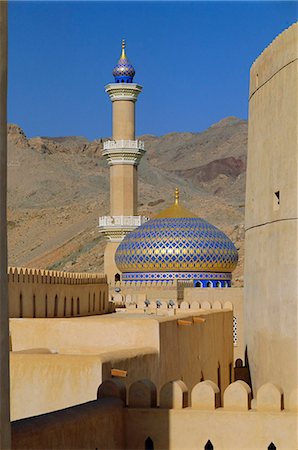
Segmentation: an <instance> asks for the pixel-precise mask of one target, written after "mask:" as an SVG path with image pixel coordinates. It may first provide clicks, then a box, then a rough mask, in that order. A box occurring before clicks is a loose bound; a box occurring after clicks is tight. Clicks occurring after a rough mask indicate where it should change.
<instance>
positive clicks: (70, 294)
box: [8, 268, 109, 317]
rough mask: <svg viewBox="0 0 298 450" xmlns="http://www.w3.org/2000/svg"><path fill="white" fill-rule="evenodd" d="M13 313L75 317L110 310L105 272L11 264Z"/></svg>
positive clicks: (12, 314)
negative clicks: (69, 270)
mask: <svg viewBox="0 0 298 450" xmlns="http://www.w3.org/2000/svg"><path fill="white" fill-rule="evenodd" d="M8 295H9V315H10V317H71V316H86V315H90V314H104V313H107V312H109V301H108V284H107V280H106V277H105V276H104V275H103V274H82V273H67V272H56V271H51V270H37V269H17V268H10V269H9V273H8Z"/></svg>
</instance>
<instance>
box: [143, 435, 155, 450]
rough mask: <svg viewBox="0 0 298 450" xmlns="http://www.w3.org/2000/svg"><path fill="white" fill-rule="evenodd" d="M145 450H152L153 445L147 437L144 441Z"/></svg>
mask: <svg viewBox="0 0 298 450" xmlns="http://www.w3.org/2000/svg"><path fill="white" fill-rule="evenodd" d="M145 450H154V443H153V441H152V439H151V438H150V437H147V439H146V441H145Z"/></svg>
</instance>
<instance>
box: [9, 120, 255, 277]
mask: <svg viewBox="0 0 298 450" xmlns="http://www.w3.org/2000/svg"><path fill="white" fill-rule="evenodd" d="M139 138H140V139H142V140H143V141H145V146H146V149H147V152H146V155H145V156H144V158H143V160H142V162H141V164H140V166H139V169H138V170H139V213H140V214H144V215H148V216H149V217H152V216H153V215H154V214H155V213H157V212H158V211H160V210H161V209H163V208H165V207H167V206H168V205H170V204H171V203H172V202H173V195H174V190H175V187H179V189H180V199H181V202H182V203H184V205H185V206H186V207H187V208H188V209H191V210H192V211H193V212H194V213H196V214H197V215H198V216H200V217H203V218H205V219H206V220H208V221H210V222H211V223H213V224H214V225H216V226H218V227H219V228H221V229H222V230H223V231H225V232H226V233H227V234H228V235H229V236H230V237H231V239H232V240H233V241H234V242H235V243H236V246H237V247H238V248H239V255H240V262H239V265H238V267H237V269H236V271H235V277H234V278H235V285H241V284H242V282H243V273H242V272H243V242H244V227H243V223H244V198H245V195H244V194H245V170H246V151H247V122H246V121H244V120H240V119H237V118H235V117H228V118H225V119H223V120H221V121H220V122H218V123H216V124H214V125H212V126H211V127H210V128H208V129H207V130H205V131H203V132H201V133H170V134H167V135H164V136H152V135H145V136H140V137H139ZM103 140H104V139H96V140H94V141H89V140H88V139H86V138H84V137H75V136H70V137H51V138H49V137H34V138H30V139H29V138H27V137H26V135H25V133H24V131H23V130H22V129H21V128H20V127H19V126H17V125H9V126H8V143H9V145H8V207H9V208H8V218H9V222H8V229H9V235H8V237H9V264H10V265H14V266H29V267H43V268H51V269H57V270H69V271H94V272H97V271H101V270H102V268H103V251H104V240H103V239H102V237H101V236H100V235H99V234H98V231H97V224H98V216H100V215H105V214H108V213H109V193H108V191H109V178H108V176H109V172H108V167H107V164H106V162H105V160H104V159H103V157H102V155H101V151H102V145H103Z"/></svg>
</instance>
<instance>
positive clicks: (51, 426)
mask: <svg viewBox="0 0 298 450" xmlns="http://www.w3.org/2000/svg"><path fill="white" fill-rule="evenodd" d="M124 436H125V434H124V420H123V403H122V402H121V400H118V399H115V398H109V399H102V400H100V401H94V402H90V403H86V404H84V405H80V406H77V407H75V408H68V409H65V410H62V411H57V412H55V413H52V414H47V415H43V416H39V417H34V418H31V419H24V420H19V421H16V422H13V423H12V449H16V450H17V449H18V450H19V449H28V450H40V449H53V450H58V449H59V450H60V449H61V450H70V449H88V450H91V449H92V450H94V449H96V448H98V449H105V450H117V449H119V450H120V449H123V448H124V445H125V444H124Z"/></svg>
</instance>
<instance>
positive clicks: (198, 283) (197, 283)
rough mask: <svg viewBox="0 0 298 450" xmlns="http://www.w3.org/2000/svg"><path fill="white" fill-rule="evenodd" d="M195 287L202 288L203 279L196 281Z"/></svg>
mask: <svg viewBox="0 0 298 450" xmlns="http://www.w3.org/2000/svg"><path fill="white" fill-rule="evenodd" d="M195 287H198V288H201V287H203V283H202V282H201V281H196V282H195Z"/></svg>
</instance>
